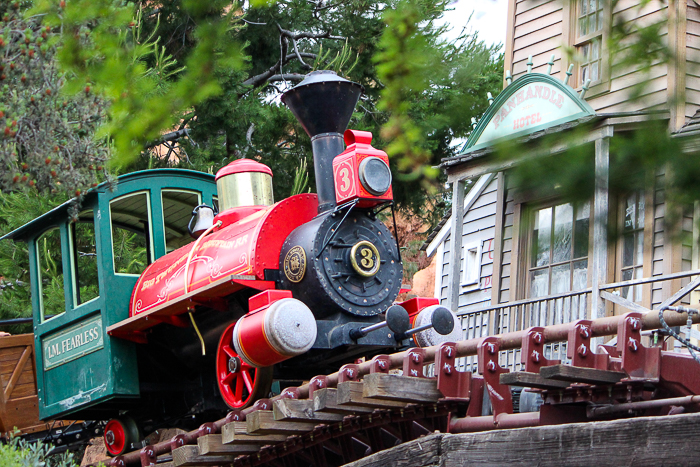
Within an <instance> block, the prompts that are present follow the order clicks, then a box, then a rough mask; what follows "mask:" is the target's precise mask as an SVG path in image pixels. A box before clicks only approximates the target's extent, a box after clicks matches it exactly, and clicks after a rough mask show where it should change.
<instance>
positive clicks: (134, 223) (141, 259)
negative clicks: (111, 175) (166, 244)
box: [109, 191, 153, 275]
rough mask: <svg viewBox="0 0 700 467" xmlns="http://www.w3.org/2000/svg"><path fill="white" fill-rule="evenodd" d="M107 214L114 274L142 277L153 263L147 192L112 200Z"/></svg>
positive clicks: (149, 208) (149, 207)
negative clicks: (110, 225)
mask: <svg viewBox="0 0 700 467" xmlns="http://www.w3.org/2000/svg"><path fill="white" fill-rule="evenodd" d="M109 215H110V220H111V223H112V253H113V258H114V272H115V273H116V274H136V275H138V274H141V273H142V272H143V271H144V270H145V269H146V266H148V265H149V264H150V263H151V261H152V260H153V247H152V245H153V243H152V237H153V236H152V233H151V224H150V219H151V206H150V201H149V198H148V193H147V192H145V191H144V192H140V193H132V194H129V195H125V196H122V197H119V198H117V199H115V200H112V202H111V203H109Z"/></svg>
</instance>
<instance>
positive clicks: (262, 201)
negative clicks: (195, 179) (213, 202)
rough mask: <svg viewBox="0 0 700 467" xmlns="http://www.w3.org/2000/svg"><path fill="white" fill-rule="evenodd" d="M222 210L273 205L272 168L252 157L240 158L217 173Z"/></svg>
mask: <svg viewBox="0 0 700 467" xmlns="http://www.w3.org/2000/svg"><path fill="white" fill-rule="evenodd" d="M216 190H217V192H218V194H219V206H220V211H221V212H224V211H226V210H227V209H231V208H238V207H241V206H271V205H272V204H273V203H274V202H275V201H274V199H273V197H272V170H270V168H269V167H268V166H266V165H265V164H261V163H259V162H256V161H254V160H251V159H238V160H235V161H233V162H231V163H230V164H228V165H227V166H226V167H224V168H222V169H221V170H219V171H218V172H217V173H216Z"/></svg>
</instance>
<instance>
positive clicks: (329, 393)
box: [314, 388, 374, 415]
mask: <svg viewBox="0 0 700 467" xmlns="http://www.w3.org/2000/svg"><path fill="white" fill-rule="evenodd" d="M314 410H318V411H323V412H330V413H338V414H344V415H354V414H363V413H372V412H374V409H373V408H371V407H363V406H359V405H351V404H344V405H340V404H338V390H337V389H335V388H323V389H317V390H316V391H314Z"/></svg>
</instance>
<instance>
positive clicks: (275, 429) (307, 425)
mask: <svg viewBox="0 0 700 467" xmlns="http://www.w3.org/2000/svg"><path fill="white" fill-rule="evenodd" d="M246 424H247V425H248V433H251V434H261V435H268V434H279V435H287V436H291V435H300V434H303V433H306V432H308V431H311V430H313V429H314V427H315V426H316V425H318V424H319V422H298V421H285V420H282V421H279V420H275V417H274V414H273V413H272V410H256V411H255V412H251V413H249V414H248V415H247V416H246Z"/></svg>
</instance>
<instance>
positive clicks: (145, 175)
mask: <svg viewBox="0 0 700 467" xmlns="http://www.w3.org/2000/svg"><path fill="white" fill-rule="evenodd" d="M152 177H175V178H199V179H202V180H207V181H211V182H214V175H212V174H209V173H205V172H198V171H196V170H188V169H150V170H139V171H138V172H132V173H128V174H125V175H120V176H119V177H117V180H116V182H109V181H106V182H102V183H100V184H99V185H98V186H96V187H95V188H92V189H90V190H89V191H88V192H87V193H86V194H85V197H84V198H83V201H82V202H81V204H89V203H90V202H91V201H92V199H93V198H94V197H95V196H97V194H98V193H104V192H106V191H108V190H110V189H111V188H112V187H113V186H114V185H115V183H116V184H121V183H126V182H131V181H134V180H139V179H143V180H146V179H149V178H152ZM142 188H143V187H141V188H139V189H142ZM183 188H184V187H183ZM77 202H78V199H77V198H73V199H70V200H68V201H66V202H65V203H63V204H61V205H59V206H57V207H55V208H53V209H52V210H50V211H48V212H46V213H44V214H42V215H41V216H39V217H37V218H36V219H34V220H31V221H29V222H27V223H26V224H24V225H23V226H22V227H19V228H17V229H15V230H13V231H12V232H10V233H8V234H6V235H4V236H2V237H0V240H5V239H8V240H20V241H26V240H27V239H28V238H29V237H31V236H33V235H34V234H35V233H37V232H39V231H43V230H45V229H46V228H47V227H50V226H52V225H54V224H56V223H59V222H63V221H64V220H65V219H66V216H67V215H68V209H70V207H71V206H73V205H74V204H75V203H77Z"/></svg>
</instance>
